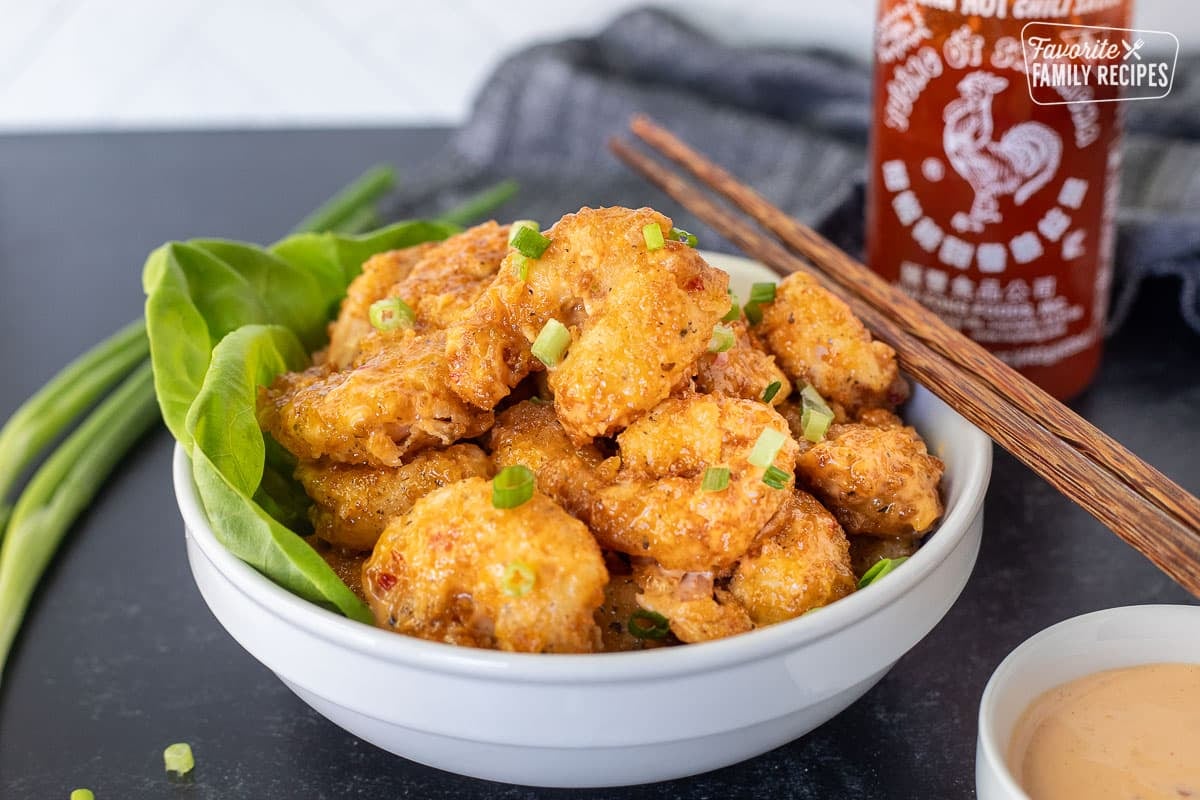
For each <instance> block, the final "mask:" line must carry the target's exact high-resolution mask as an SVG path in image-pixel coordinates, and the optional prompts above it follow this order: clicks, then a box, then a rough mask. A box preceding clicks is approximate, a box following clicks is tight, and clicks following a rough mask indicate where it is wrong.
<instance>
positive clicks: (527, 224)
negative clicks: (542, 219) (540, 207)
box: [508, 219, 542, 247]
mask: <svg viewBox="0 0 1200 800" xmlns="http://www.w3.org/2000/svg"><path fill="white" fill-rule="evenodd" d="M521 228H529V229H531V230H533V231H534V232H536V233H541V231H542V226H541V225H538V224H537V220H535V219H519V220H517V221H516V222H514V223H513V224H512V225H509V226H508V244H509V246H510V247H511V246H513V245H514V244H515V243H516V240H517V234H518V233H520V232H521Z"/></svg>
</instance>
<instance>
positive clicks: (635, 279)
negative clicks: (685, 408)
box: [446, 208, 729, 444]
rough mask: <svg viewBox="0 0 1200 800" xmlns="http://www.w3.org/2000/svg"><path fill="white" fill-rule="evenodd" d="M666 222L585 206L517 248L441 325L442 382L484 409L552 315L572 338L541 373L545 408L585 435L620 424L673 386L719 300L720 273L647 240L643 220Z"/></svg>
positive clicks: (579, 438) (725, 304) (690, 254)
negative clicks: (457, 315) (528, 254)
mask: <svg viewBox="0 0 1200 800" xmlns="http://www.w3.org/2000/svg"><path fill="white" fill-rule="evenodd" d="M651 224H657V225H658V226H659V228H660V229H661V230H662V231H663V233H664V234H667V233H669V231H670V230H671V220H670V219H669V218H667V217H665V216H663V215H662V214H659V213H658V212H656V211H653V210H651V209H648V208H642V209H637V210H633V209H627V208H601V209H591V208H584V209H581V210H580V211H579V213H577V214H568V215H566V216H564V217H563V218H562V219H561V220H559V221H558V222H557V223H556V224H555V225H554V227H552V228H551V229H550V230H549V231H547V232H546V236H547V238H549V240H550V244H549V246H548V247H547V249H546V250H545V252H544V253H543V254H542V255H541V257H540V258H537V259H529V260H528V261H527V262H526V263H525V273H526V278H525V279H522V278H521V270H520V269H518V265H519V263H520V261H521V260H522V259H523V258H524V257H523V256H521V255H520V254H519V253H517V252H516V251H515V250H514V251H512V252H511V253H510V254H509V255H508V257H506V258H505V260H504V264H503V265H502V266H501V268H500V272H499V274H498V275H497V276H496V280H495V281H494V282H493V283H492V284H491V286H489V287H488V289H487V290H486V291H485V292H484V293H483V294H482V295H481V296H480V297H479V299H478V300H477V301H476V302H475V304H474V305H473V306H472V307H471V308H470V309H469V310H468V312H467V313H466V315H465V316H464V317H463V318H462V319H460V320H459V321H458V322H456V323H454V324H453V325H451V326H450V327H449V328H448V329H447V344H446V354H447V358H448V360H449V363H450V377H451V382H452V384H453V386H454V389H455V391H456V392H458V394H459V396H460V397H462V399H464V400H466V401H467V402H469V403H472V404H473V405H475V406H477V407H479V408H484V409H490V408H493V407H494V406H495V405H496V404H497V403H498V402H499V401H500V400H501V399H503V398H504V397H505V396H507V395H508V393H509V391H510V390H511V389H512V387H514V386H516V385H517V383H518V382H519V381H520V380H521V379H522V378H524V377H525V376H526V375H527V374H529V372H530V371H531V370H534V369H541V368H542V366H541V363H540V362H538V361H537V360H536V359H535V358H534V357H533V356H532V354H531V351H530V347H531V344H532V343H533V341H534V339H535V338H536V337H537V335H538V334H539V333H540V332H541V330H542V327H543V326H544V325H545V324H546V323H547V321H548V320H550V319H555V320H557V321H558V322H559V323H561V324H562V325H564V326H566V327H567V328H568V329H569V331H570V334H571V343H570V346H569V348H568V350H567V352H566V356H565V358H563V360H562V361H561V362H559V364H558V365H557V366H556V367H554V368H553V369H552V370H551V372H550V379H549V384H550V389H551V390H552V391H553V392H554V406H555V410H556V411H557V412H558V417H559V419H560V420H561V421H562V424H563V427H564V428H566V430H567V434H568V435H569V436H570V437H571V439H572V440H573V441H575V442H577V443H580V444H583V443H586V442H588V441H591V440H592V439H593V438H594V437H596V436H607V435H610V434H613V433H615V432H617V431H619V430H620V429H621V428H624V427H625V426H627V425H628V424H629V423H630V422H632V421H633V420H634V419H636V418H637V417H639V416H641V415H642V414H643V413H645V412H646V411H647V410H649V409H650V408H652V407H653V406H654V405H655V404H656V403H658V402H659V401H660V400H663V399H664V398H666V397H667V396H668V395H669V394H670V393H671V390H672V389H673V388H674V387H675V386H676V385H677V384H680V383H682V382H683V381H684V380H685V379H686V378H687V376H688V375H689V371H690V370H691V367H692V364H693V363H694V362H695V361H696V359H697V358H698V357H699V356H700V354H701V353H703V352H704V351H705V349H706V348H707V346H708V342H709V339H710V338H711V335H712V328H713V325H714V324H716V322H717V321H718V320H719V319H720V318H721V316H722V315H723V314H724V313H725V312H726V310H728V308H729V297H728V295H727V294H726V287H727V285H728V283H729V278H728V276H727V275H726V274H725V273H724V272H721V271H720V270H717V269H713V268H712V267H710V266H709V265H708V264H706V263H705V262H704V259H703V258H701V257H700V255H699V254H698V253H697V252H696V251H695V250H694V249H692V248H690V247H688V246H687V245H685V244H682V243H680V242H677V241H673V240H670V237H669V236H668V241H666V243H665V244H664V246H663V247H661V248H659V249H657V250H650V249H648V248H647V246H646V241H645V235H644V234H643V229H644V228H645V227H646V226H647V225H651Z"/></svg>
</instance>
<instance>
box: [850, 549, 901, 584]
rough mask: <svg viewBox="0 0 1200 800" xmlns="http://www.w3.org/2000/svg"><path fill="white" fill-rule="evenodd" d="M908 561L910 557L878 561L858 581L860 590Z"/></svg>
mask: <svg viewBox="0 0 1200 800" xmlns="http://www.w3.org/2000/svg"><path fill="white" fill-rule="evenodd" d="M905 561H908V556H901V557H900V558H881V559H879V560H878V561H876V562H875V563H874V564H873V565H872V566H871V568H870V569H869V570H867V571H866V572H864V573H863V576H862V577H861V578H859V579H858V588H860V589H862V588H865V587H867V586H869V585H870V584H872V583H875V582H876V581H878V580H879V579H880V578H882V577H883V576H884V575H887V574H888V573H890V572H891V571H892V570H894V569H896V567H898V566H900V565H901V564H903V563H904V562H905Z"/></svg>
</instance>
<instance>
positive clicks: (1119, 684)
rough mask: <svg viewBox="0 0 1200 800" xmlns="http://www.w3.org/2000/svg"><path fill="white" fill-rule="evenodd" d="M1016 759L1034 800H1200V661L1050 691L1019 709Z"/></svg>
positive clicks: (1012, 759) (1013, 764) (1012, 754)
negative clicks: (1021, 711)
mask: <svg viewBox="0 0 1200 800" xmlns="http://www.w3.org/2000/svg"><path fill="white" fill-rule="evenodd" d="M1008 764H1009V768H1010V769H1011V770H1012V772H1013V776H1014V777H1015V778H1016V779H1017V783H1019V784H1020V785H1021V788H1023V789H1024V790H1025V791H1026V792H1027V793H1028V794H1029V796H1030V797H1031V798H1033V800H1083V799H1084V798H1086V800H1159V798H1162V800H1179V798H1181V797H1193V798H1196V800H1200V664H1145V665H1142V666H1138V667H1129V668H1126V669H1114V670H1108V671H1106V672H1097V673H1096V674H1094V675H1087V676H1085V677H1083V678H1079V679H1077V680H1073V681H1071V682H1070V683H1064V684H1063V685H1062V686H1057V687H1055V688H1053V689H1051V690H1050V691H1048V692H1046V693H1045V694H1043V695H1041V696H1040V697H1038V698H1037V699H1036V700H1034V701H1033V703H1032V704H1031V705H1030V706H1029V708H1028V709H1026V711H1025V713H1024V714H1022V715H1021V719H1020V720H1019V721H1018V722H1017V727H1016V728H1015V729H1014V731H1013V737H1012V741H1011V742H1010V743H1009V748H1008Z"/></svg>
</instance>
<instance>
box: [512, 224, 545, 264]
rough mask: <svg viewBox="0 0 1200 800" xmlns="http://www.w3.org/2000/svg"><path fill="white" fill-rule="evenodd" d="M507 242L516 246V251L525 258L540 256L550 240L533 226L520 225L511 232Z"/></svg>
mask: <svg viewBox="0 0 1200 800" xmlns="http://www.w3.org/2000/svg"><path fill="white" fill-rule="evenodd" d="M509 244H511V245H512V246H513V247H515V248H517V252H518V253H520V254H521V255H523V256H525V257H526V258H541V257H542V253H544V252H546V248H547V247H549V246H550V240H549V239H547V238H546V237H545V236H542V234H540V233H538V231H537V230H536V229H534V228H530V227H528V226H526V225H521V226H520V227H518V228H517V229H516V230H514V231H513V232H512V238H511V239H510V240H509Z"/></svg>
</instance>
